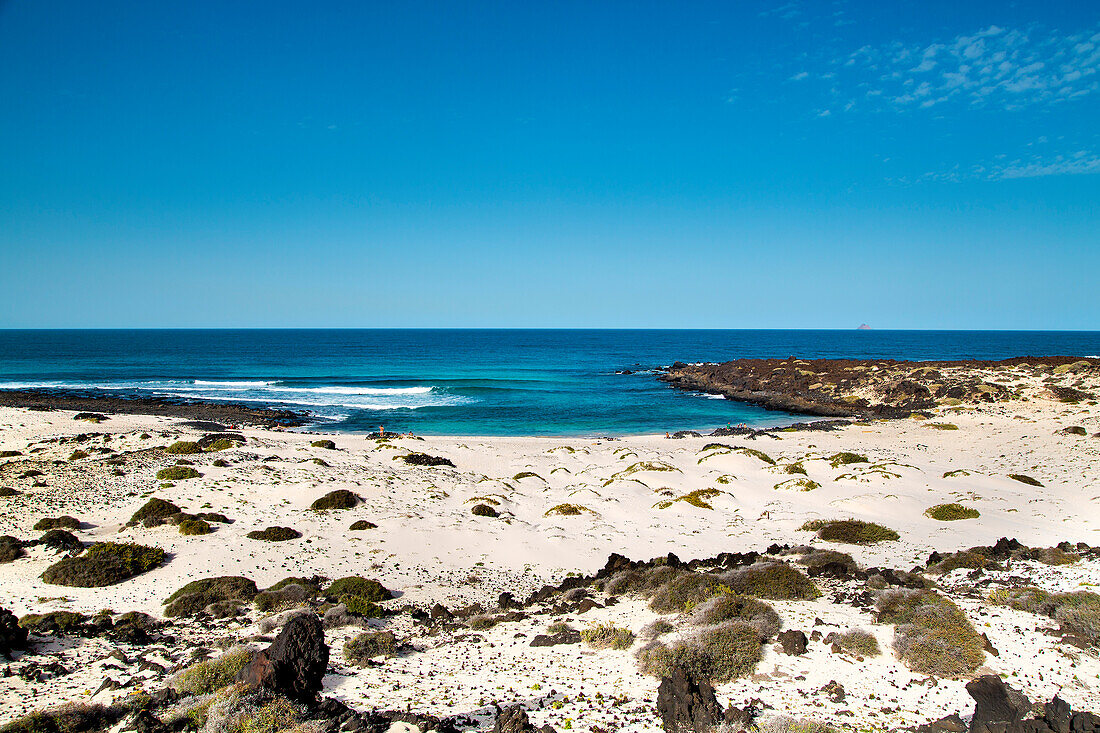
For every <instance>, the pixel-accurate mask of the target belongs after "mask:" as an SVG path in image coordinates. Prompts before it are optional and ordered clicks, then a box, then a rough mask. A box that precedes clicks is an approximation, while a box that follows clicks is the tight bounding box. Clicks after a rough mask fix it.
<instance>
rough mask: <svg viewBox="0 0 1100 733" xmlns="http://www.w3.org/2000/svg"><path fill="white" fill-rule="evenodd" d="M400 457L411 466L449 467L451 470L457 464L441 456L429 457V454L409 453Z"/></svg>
mask: <svg viewBox="0 0 1100 733" xmlns="http://www.w3.org/2000/svg"><path fill="white" fill-rule="evenodd" d="M399 457H400V459H401V460H403V461H404V462H405V463H407V464H409V465H410V466H449V467H450V468H454V467H455V464H454V463H453V462H452V461H451V459H449V458H441V457H439V456H429V455H428V454H427V453H409V454H406V455H403V456H399Z"/></svg>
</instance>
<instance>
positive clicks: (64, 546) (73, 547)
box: [38, 529, 84, 552]
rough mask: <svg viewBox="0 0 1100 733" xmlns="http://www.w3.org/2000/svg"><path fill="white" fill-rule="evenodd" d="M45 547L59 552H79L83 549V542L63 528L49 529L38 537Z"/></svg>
mask: <svg viewBox="0 0 1100 733" xmlns="http://www.w3.org/2000/svg"><path fill="white" fill-rule="evenodd" d="M38 541H39V542H41V543H42V544H43V545H45V546H46V547H49V548H51V549H54V550H59V551H61V552H80V551H81V550H83V549H84V543H83V542H81V541H80V539H79V538H78V537H77V536H76V535H75V534H73V533H72V532H66V531H65V530H63V529H51V530H48V531H47V532H46V533H45V534H44V535H42V536H41V537H39V538H38Z"/></svg>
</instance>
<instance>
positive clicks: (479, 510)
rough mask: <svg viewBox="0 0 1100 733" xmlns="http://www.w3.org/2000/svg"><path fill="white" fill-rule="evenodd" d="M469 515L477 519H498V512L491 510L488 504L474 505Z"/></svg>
mask: <svg viewBox="0 0 1100 733" xmlns="http://www.w3.org/2000/svg"><path fill="white" fill-rule="evenodd" d="M470 513H471V514H473V515H474V516H477V517H499V516H500V512H498V511H497V510H496V509H493V508H492V507H491V506H489V505H488V504H475V505H474V506H473V508H472V509H470Z"/></svg>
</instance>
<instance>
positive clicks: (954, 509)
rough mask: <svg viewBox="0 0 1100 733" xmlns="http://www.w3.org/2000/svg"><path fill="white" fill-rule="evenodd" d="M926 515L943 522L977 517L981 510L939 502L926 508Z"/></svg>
mask: <svg viewBox="0 0 1100 733" xmlns="http://www.w3.org/2000/svg"><path fill="white" fill-rule="evenodd" d="M924 516H926V517H929V518H931V519H937V520H939V521H941V522H954V521H957V520H959V519H977V518H978V517H980V516H981V512H979V511H978V510H977V509H971V508H970V507H967V506H963V505H962V504H937V505H936V506H934V507H929V508H928V509H926V510H925V511H924Z"/></svg>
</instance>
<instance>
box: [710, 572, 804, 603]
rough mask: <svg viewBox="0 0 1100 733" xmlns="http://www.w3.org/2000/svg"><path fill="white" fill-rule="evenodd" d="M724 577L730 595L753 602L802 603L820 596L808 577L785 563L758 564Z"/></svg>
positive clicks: (725, 574)
mask: <svg viewBox="0 0 1100 733" xmlns="http://www.w3.org/2000/svg"><path fill="white" fill-rule="evenodd" d="M721 577H722V583H723V584H724V585H725V586H726V587H728V588H729V589H730V591H732V592H734V593H738V594H740V595H743V596H752V597H754V598H767V599H770V600H774V601H784V600H789V601H801V600H812V599H814V598H818V597H819V596H820V595H821V591H819V590H818V589H817V586H816V585H814V582H813V581H812V580H810V579H809V578H808V577H806V575H805V573H803V572H802V571H800V570H799V569H798V568H795V567H792V566H790V565H788V564H786V563H783V562H758V563H756V564H754V565H750V566H749V567H747V568H738V569H736V570H731V571H729V572H727V573H723V574H722V576H721Z"/></svg>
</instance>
